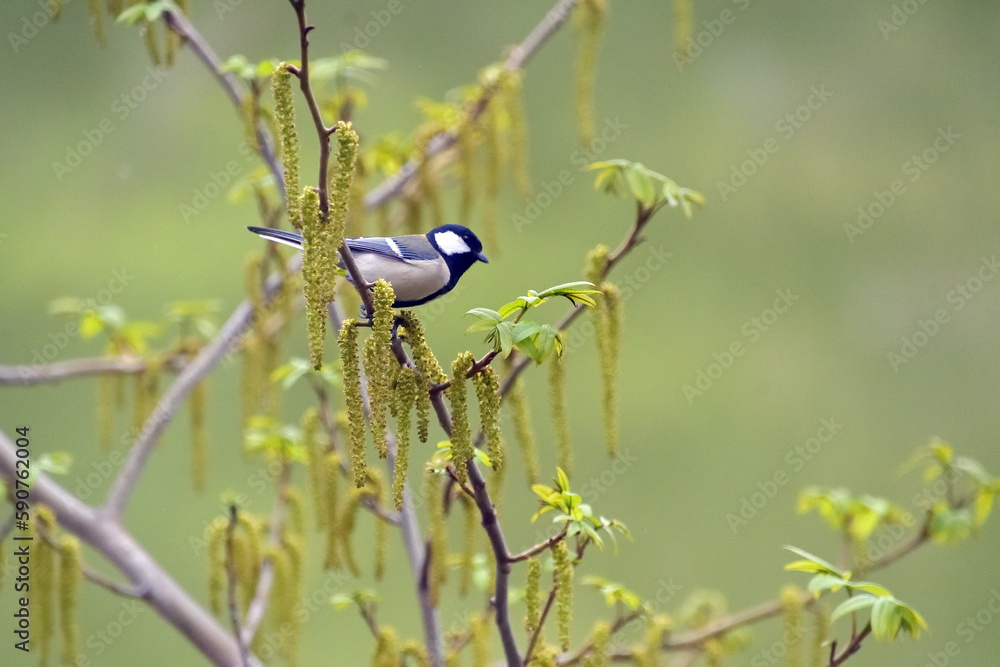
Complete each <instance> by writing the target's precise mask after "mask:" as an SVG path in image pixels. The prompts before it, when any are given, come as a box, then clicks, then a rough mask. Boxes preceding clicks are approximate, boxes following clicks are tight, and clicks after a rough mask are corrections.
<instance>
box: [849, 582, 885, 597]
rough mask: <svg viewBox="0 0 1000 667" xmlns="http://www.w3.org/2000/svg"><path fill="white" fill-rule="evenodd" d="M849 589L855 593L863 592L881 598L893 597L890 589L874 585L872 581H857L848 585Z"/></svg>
mask: <svg viewBox="0 0 1000 667" xmlns="http://www.w3.org/2000/svg"><path fill="white" fill-rule="evenodd" d="M847 587H848V588H850V589H851V590H854V591H863V592H865V593H871V594H872V595H874V596H876V597H880V598H883V597H892V593H890V592H889V589H887V588H884V587H883V586H879V585H878V584H874V583H872V582H870V581H857V582H855V583H853V584H852V583H848V584H847Z"/></svg>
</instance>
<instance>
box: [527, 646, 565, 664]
mask: <svg viewBox="0 0 1000 667" xmlns="http://www.w3.org/2000/svg"><path fill="white" fill-rule="evenodd" d="M558 653H559V649H558V648H556V647H555V646H550V645H548V644H545V645H544V646H539V647H537V648H536V649H535V652H534V653H532V654H531V662H530V663H528V664H529V667H558V664H559V663H557V662H556V656H557V655H558Z"/></svg>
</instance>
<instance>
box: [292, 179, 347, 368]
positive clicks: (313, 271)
mask: <svg viewBox="0 0 1000 667" xmlns="http://www.w3.org/2000/svg"><path fill="white" fill-rule="evenodd" d="M289 196H290V197H291V196H293V195H291V193H290V194H289ZM299 213H300V215H301V217H302V237H303V239H304V241H303V244H302V280H303V285H302V292H303V295H304V296H305V298H306V330H307V331H308V333H309V361H310V362H311V363H312V366H313V368H315V369H316V370H319V369H320V368H322V367H323V342H324V339H325V338H326V319H327V314H326V306H327V304H328V303H330V301H332V300H333V289H334V285H335V282H336V273H335V268H334V267H335V265H336V262H332V263H331V262H329V261H328V257H327V253H326V252H325V246H326V241H327V238H326V237H327V236H328V230H329V228H328V225H327V224H326V223H325V222H324V221H323V220H322V217H321V215H320V210H319V193H318V192H317V191H316V189H315V188H312V187H306V189H305V190H304V191H303V193H302V197H301V198H300V202H299Z"/></svg>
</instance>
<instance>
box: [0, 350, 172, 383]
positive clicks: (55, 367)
mask: <svg viewBox="0 0 1000 667" xmlns="http://www.w3.org/2000/svg"><path fill="white" fill-rule="evenodd" d="M186 358H187V355H173V356H171V357H170V359H168V360H167V363H166V368H168V369H170V370H172V371H178V370H180V369H181V368H183V367H184V364H185V359H186ZM148 367H149V362H148V361H147V360H146V359H143V358H142V357H133V356H120V357H90V358H82V359H69V360H66V361H54V362H52V363H49V364H38V365H35V364H32V365H28V364H24V365H19V366H0V385H20V386H28V385H33V384H42V383H45V382H61V381H62V380H67V379H70V378H73V377H77V376H80V375H104V374H114V373H118V374H123V375H132V374H135V373H141V372H143V371H144V370H146V368H148Z"/></svg>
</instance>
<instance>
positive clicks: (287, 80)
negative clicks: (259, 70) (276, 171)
mask: <svg viewBox="0 0 1000 667" xmlns="http://www.w3.org/2000/svg"><path fill="white" fill-rule="evenodd" d="M271 92H272V94H273V95H274V119H275V121H277V123H278V145H279V147H280V148H281V166H282V167H283V168H284V176H285V193H286V196H285V200H286V201H287V202H288V221H289V222H290V223H292V226H293V227H295V228H296V229H302V214H301V211H300V209H299V197H298V194H299V192H300V189H299V135H298V132H296V131H295V104H294V103H293V101H292V73H291V72H289V71H288V63H286V62H282V63H279V64H278V66H277V67H276V68H275V69H274V73H273V74H271Z"/></svg>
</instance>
